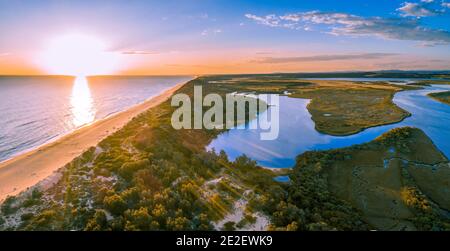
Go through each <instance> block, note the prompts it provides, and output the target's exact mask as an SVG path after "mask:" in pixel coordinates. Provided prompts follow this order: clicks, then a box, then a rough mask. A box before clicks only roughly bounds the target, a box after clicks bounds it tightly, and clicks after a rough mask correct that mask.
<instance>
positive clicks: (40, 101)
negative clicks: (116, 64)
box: [0, 76, 192, 161]
mask: <svg viewBox="0 0 450 251" xmlns="http://www.w3.org/2000/svg"><path fill="white" fill-rule="evenodd" d="M191 78H192V77H189V76H179V77H125V76H120V77H90V78H83V77H78V78H75V77H55V76H46V77H0V161H3V160H6V159H8V158H11V157H12V156H15V155H17V154H19V153H22V152H24V151H28V150H30V149H33V148H36V147H38V146H40V145H42V144H44V143H46V142H49V141H51V140H54V139H55V138H58V137H60V136H62V135H65V134H67V133H69V132H71V131H73V130H75V129H77V128H80V127H82V126H85V125H87V124H90V123H92V122H95V121H97V120H99V119H103V118H106V117H107V116H109V115H112V114H114V113H117V112H120V111H124V110H126V109H127V108H129V107H131V106H133V105H136V104H139V103H141V102H143V101H145V100H146V99H149V98H151V97H154V96H157V95H158V94H160V93H162V92H164V91H165V90H167V89H169V88H171V87H173V86H175V85H176V84H178V83H180V82H185V81H188V80H189V79H191Z"/></svg>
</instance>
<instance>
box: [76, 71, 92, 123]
mask: <svg viewBox="0 0 450 251" xmlns="http://www.w3.org/2000/svg"><path fill="white" fill-rule="evenodd" d="M70 105H71V112H72V123H73V125H74V126H75V127H79V126H82V125H85V124H89V123H91V122H93V121H94V119H95V113H96V111H95V107H94V102H93V99H92V97H91V90H90V89H89V83H88V81H87V78H86V77H76V78H75V81H74V83H73V88H72V94H71V97H70Z"/></svg>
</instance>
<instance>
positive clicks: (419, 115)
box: [208, 79, 450, 168]
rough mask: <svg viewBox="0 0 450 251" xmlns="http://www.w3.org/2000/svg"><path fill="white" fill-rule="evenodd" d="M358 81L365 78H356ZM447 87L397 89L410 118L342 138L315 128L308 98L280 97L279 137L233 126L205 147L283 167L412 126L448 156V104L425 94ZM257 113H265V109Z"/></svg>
mask: <svg viewBox="0 0 450 251" xmlns="http://www.w3.org/2000/svg"><path fill="white" fill-rule="evenodd" d="M352 80H353V79H352ZM358 81H368V80H365V79H358ZM406 82H408V81H406ZM446 90H450V86H444V85H442V86H439V85H435V86H432V87H426V89H424V90H417V91H403V92H399V93H397V94H396V95H395V97H394V102H395V103H396V104H397V105H398V106H400V107H402V108H403V109H405V110H407V111H409V112H410V113H411V114H412V116H411V117H409V118H407V119H405V120H404V121H402V122H400V123H397V124H392V125H386V126H379V127H374V128H369V129H367V130H364V131H362V132H360V133H358V134H355V135H350V136H343V137H337V136H330V135H326V134H322V133H320V132H318V131H316V130H315V128H314V122H313V121H312V120H311V114H310V113H309V112H308V110H307V108H306V106H307V105H308V103H309V102H310V100H308V99H297V98H289V97H286V96H282V97H280V104H279V106H280V107H279V108H280V133H279V137H278V139H276V140H273V141H262V140H260V139H259V134H260V132H261V131H260V130H250V129H245V130H238V129H232V130H229V131H227V132H225V133H223V134H221V135H219V136H218V137H217V138H216V139H215V140H213V141H212V142H211V144H210V145H209V146H208V149H209V150H211V149H213V148H214V149H215V150H216V151H217V152H218V151H220V150H224V151H225V152H226V153H227V154H228V155H229V157H230V159H235V158H236V157H238V156H240V155H242V154H246V155H247V156H249V157H251V158H253V159H255V160H256V161H257V162H258V164H260V165H262V166H266V167H276V168H283V167H291V166H293V165H294V164H295V157H296V156H297V155H299V154H301V153H303V152H305V151H309V150H327V149H333V148H341V147H347V146H351V145H354V144H361V143H365V142H369V141H371V140H373V139H375V138H376V137H378V136H380V135H381V134H383V133H385V132H387V131H389V130H391V129H393V128H396V127H403V126H413V127H418V128H420V129H422V130H423V131H424V132H425V133H426V134H427V135H428V136H429V137H430V138H431V139H432V140H433V142H434V143H435V145H436V146H437V147H438V148H439V149H440V150H441V151H442V152H443V153H444V154H445V155H446V156H447V157H450V106H449V105H446V104H443V103H440V102H438V101H435V100H433V99H431V98H429V97H427V94H428V93H430V92H439V91H446ZM269 109H273V108H269ZM260 116H267V112H266V113H263V114H261V115H260ZM250 123H257V121H256V120H255V121H251V122H250Z"/></svg>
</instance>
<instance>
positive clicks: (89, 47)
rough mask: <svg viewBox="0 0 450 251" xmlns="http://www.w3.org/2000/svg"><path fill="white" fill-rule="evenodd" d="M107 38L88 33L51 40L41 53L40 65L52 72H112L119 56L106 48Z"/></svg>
mask: <svg viewBox="0 0 450 251" xmlns="http://www.w3.org/2000/svg"><path fill="white" fill-rule="evenodd" d="M106 49H107V47H106V44H105V42H104V41H102V40H100V39H98V38H96V37H93V36H89V35H84V34H68V35H64V36H60V37H56V38H54V39H52V40H50V42H49V44H48V46H47V48H46V49H45V50H44V51H43V52H41V53H39V56H38V64H39V66H41V67H43V68H44V70H46V71H47V72H48V73H50V74H58V75H74V76H88V75H99V74H110V73H112V72H113V71H114V68H115V66H116V63H117V56H116V55H115V54H114V53H112V52H107V51H106Z"/></svg>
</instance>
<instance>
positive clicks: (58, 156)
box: [0, 83, 185, 201]
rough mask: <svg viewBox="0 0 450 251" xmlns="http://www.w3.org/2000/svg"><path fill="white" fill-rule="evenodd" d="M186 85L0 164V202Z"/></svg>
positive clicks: (33, 183) (47, 174)
mask: <svg viewBox="0 0 450 251" xmlns="http://www.w3.org/2000/svg"><path fill="white" fill-rule="evenodd" d="M184 84H185V83H179V84H177V85H176V86H174V87H172V88H170V89H168V90H166V91H165V92H163V93H162V94H160V95H158V96H155V97H153V98H151V99H149V100H147V101H145V102H143V103H141V104H138V105H135V106H133V107H131V108H129V109H128V110H125V111H123V112H120V113H117V114H114V115H112V116H109V117H107V118H105V119H102V120H99V121H96V122H94V123H92V124H90V125H87V126H84V127H82V128H80V129H77V130H76V131H74V132H72V133H69V134H67V135H65V136H63V137H61V138H59V139H57V140H55V141H53V142H50V143H47V144H44V145H42V146H40V147H39V148H36V149H34V150H31V151H29V152H26V153H23V154H21V155H18V156H16V157H13V158H12V159H9V160H6V161H4V162H1V163H0V201H2V200H4V199H5V198H6V197H7V196H10V195H17V194H19V193H20V192H22V191H25V190H26V189H27V188H29V187H32V186H33V185H35V184H37V183H38V182H39V181H41V180H43V179H45V178H46V177H48V176H50V175H51V174H52V173H53V172H54V171H56V170H58V169H59V168H61V167H63V166H64V165H66V164H67V163H69V162H70V161H71V160H72V159H74V158H75V157H77V156H79V155H80V154H81V153H83V152H84V151H85V150H87V149H88V148H89V147H92V146H95V145H97V144H98V143H99V142H100V141H101V140H102V139H104V138H105V137H107V136H108V135H110V134H112V133H114V132H115V131H117V130H118V129H120V128H122V127H123V126H124V125H125V124H127V123H128V122H129V121H130V120H131V119H132V118H133V117H135V116H136V115H138V114H140V113H142V112H144V111H146V110H148V109H150V108H152V107H155V106H157V105H159V104H161V103H162V102H164V101H166V100H167V99H169V98H170V97H171V96H172V94H173V93H174V92H175V91H177V90H178V89H179V88H181V87H182V86H183V85H184Z"/></svg>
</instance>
